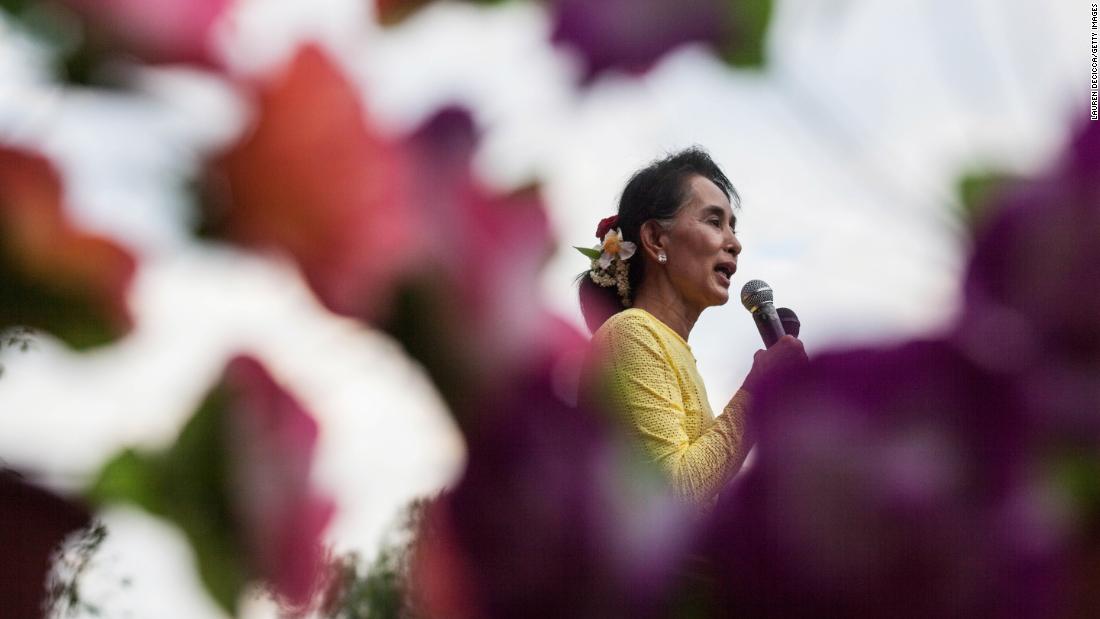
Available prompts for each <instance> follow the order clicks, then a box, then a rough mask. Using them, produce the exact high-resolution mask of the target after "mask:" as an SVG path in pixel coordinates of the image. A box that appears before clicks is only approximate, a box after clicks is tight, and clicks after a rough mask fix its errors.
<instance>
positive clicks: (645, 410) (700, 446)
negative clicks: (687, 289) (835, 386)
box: [592, 308, 750, 504]
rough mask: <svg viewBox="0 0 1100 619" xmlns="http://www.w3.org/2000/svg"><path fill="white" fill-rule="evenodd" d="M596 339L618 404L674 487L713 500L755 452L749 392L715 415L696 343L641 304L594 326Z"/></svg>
mask: <svg viewBox="0 0 1100 619" xmlns="http://www.w3.org/2000/svg"><path fill="white" fill-rule="evenodd" d="M592 346H593V354H594V355H595V358H594V361H596V362H597V363H598V364H600V367H601V368H602V370H603V371H602V375H603V376H604V377H605V379H606V380H607V381H608V382H609V383H610V384H609V385H608V386H609V387H610V389H609V395H610V397H611V403H612V405H613V407H614V408H615V409H617V411H619V412H621V414H623V415H624V416H625V418H626V420H627V422H628V423H629V424H630V426H631V427H632V428H633V429H634V431H635V432H636V433H637V435H638V437H639V438H640V439H641V444H642V447H643V448H644V449H645V451H646V453H647V454H648V455H649V456H650V457H651V458H653V460H654V461H655V462H656V463H657V464H658V465H659V466H660V468H661V469H662V470H663V471H664V472H665V474H666V475H667V476H668V478H669V479H670V480H671V482H672V486H673V489H674V490H675V492H676V493H677V494H678V495H680V496H682V497H684V498H686V499H689V500H691V501H693V502H695V503H700V504H707V503H710V502H711V501H712V500H713V499H714V498H715V497H716V496H717V493H718V491H719V490H721V489H722V487H723V486H724V485H725V483H726V482H727V481H729V479H730V478H731V477H733V475H734V474H735V473H737V471H738V470H740V468H741V465H742V464H743V463H744V460H745V456H746V454H747V453H748V450H749V447H750V446H749V445H748V444H746V443H747V442H748V441H747V440H746V437H745V407H746V405H747V402H748V394H747V393H745V391H744V390H739V391H738V392H737V393H736V394H734V396H733V398H732V399H731V400H730V402H729V404H728V405H726V408H725V410H724V411H723V412H722V414H721V415H719V416H718V417H717V418H715V417H714V413H713V412H712V411H711V408H710V403H709V402H708V400H707V392H706V389H705V388H704V387H703V380H702V378H700V376H699V370H698V368H697V367H696V361H695V356H694V355H693V354H692V353H691V347H690V346H688V343H687V342H685V341H684V339H683V338H682V337H680V335H679V334H678V333H676V332H675V331H673V330H672V328H671V327H669V326H668V325H666V324H664V323H663V322H661V321H660V320H659V319H657V318H656V317H655V316H653V315H652V314H650V313H649V312H646V311H645V310H642V309H637V308H631V309H627V310H623V311H621V312H619V313H617V314H615V315H613V316H612V317H611V318H609V319H608V320H607V321H606V322H605V323H604V324H603V326H601V327H600V328H599V329H598V330H597V331H596V333H595V334H593V336H592Z"/></svg>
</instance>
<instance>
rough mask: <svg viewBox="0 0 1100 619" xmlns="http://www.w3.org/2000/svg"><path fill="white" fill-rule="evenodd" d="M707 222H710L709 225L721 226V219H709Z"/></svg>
mask: <svg viewBox="0 0 1100 619" xmlns="http://www.w3.org/2000/svg"><path fill="white" fill-rule="evenodd" d="M708 223H710V225H712V226H714V227H715V228H721V227H722V222H721V220H719V219H717V218H715V219H711V220H709V222H708Z"/></svg>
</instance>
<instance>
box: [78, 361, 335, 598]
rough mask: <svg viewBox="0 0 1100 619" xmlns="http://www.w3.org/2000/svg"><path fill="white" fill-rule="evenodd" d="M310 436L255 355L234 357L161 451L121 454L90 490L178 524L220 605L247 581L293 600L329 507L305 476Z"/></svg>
mask: <svg viewBox="0 0 1100 619" xmlns="http://www.w3.org/2000/svg"><path fill="white" fill-rule="evenodd" d="M316 439H317V424H316V423H315V422H314V421H313V419H312V418H311V417H310V416H309V414H308V413H307V412H306V411H305V409H303V408H302V406H301V405H300V404H299V403H298V402H297V401H296V400H295V399H294V398H293V397H292V396H291V395H290V394H289V393H287V392H286V391H285V390H284V389H283V388H282V387H280V386H279V385H278V384H276V383H275V382H274V380H273V379H272V378H271V376H270V375H269V374H268V373H267V371H266V370H265V369H264V368H263V367H262V366H261V365H260V364H259V362H257V361H256V360H255V359H252V358H249V357H237V358H235V359H233V360H232V361H231V362H230V363H229V365H228V367H227V368H226V371H225V375H224V377H223V379H222V380H221V381H220V382H219V384H218V385H217V386H216V387H215V388H214V389H213V390H212V391H211V392H210V394H209V395H208V396H207V398H206V400H205V401H204V402H203V404H202V405H201V406H200V407H199V410H198V411H197V412H196V413H195V415H194V416H193V417H192V418H191V420H190V421H188V423H187V425H186V426H185V427H184V428H183V430H182V431H181V432H180V436H179V438H178V439H177V440H176V442H175V443H174V444H173V445H172V446H171V447H170V448H169V449H167V450H166V451H162V452H159V453H148V452H139V451H134V450H127V451H124V452H122V453H121V454H119V455H117V456H116V457H115V458H114V459H113V460H111V461H110V462H109V463H108V464H107V465H106V466H105V467H104V469H103V471H102V472H101V473H100V475H99V478H98V480H97V481H96V483H95V484H94V486H93V487H92V489H91V492H90V495H91V496H92V497H93V498H94V499H95V500H96V501H98V502H130V503H135V504H137V505H140V506H142V507H143V508H145V509H147V510H148V511H150V512H151V513H153V514H156V515H159V516H162V517H164V518H167V519H169V520H171V521H173V522H174V523H175V524H176V525H178V526H179V527H180V529H181V530H182V531H183V533H184V534H185V535H186V536H187V538H188V541H189V542H190V543H191V545H192V547H193V548H194V549H195V554H196V557H197V563H198V569H199V574H200V576H201V577H202V581H203V583H204V584H205V585H206V588H207V590H208V591H209V592H210V593H211V595H212V596H213V597H214V599H216V600H217V601H218V603H219V604H221V606H222V608H223V609H225V610H226V611H227V612H229V613H233V612H235V610H236V608H237V604H238V602H239V597H240V594H241V592H242V590H243V588H244V586H245V585H246V584H247V583H248V582H249V581H252V580H260V581H263V582H264V583H266V584H268V585H269V586H270V587H271V590H272V591H273V592H274V593H276V594H277V595H278V596H279V597H280V598H282V599H283V600H285V601H286V602H288V603H289V604H290V605H291V606H293V607H302V606H304V605H305V603H306V602H307V601H308V600H309V598H310V596H311V595H312V594H314V593H315V592H317V591H318V590H319V589H320V587H321V585H322V583H323V576H324V569H323V568H324V566H323V549H322V534H323V532H324V529H325V527H326V525H327V524H328V521H329V519H330V518H331V516H332V514H333V511H334V503H333V501H332V499H330V498H329V497H327V496H325V495H324V494H323V493H321V492H319V491H318V490H317V489H315V488H314V486H313V485H312V484H311V483H310V474H311V467H312V463H313V450H314V446H315V443H316Z"/></svg>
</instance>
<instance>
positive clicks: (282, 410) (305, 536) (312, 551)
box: [225, 357, 334, 605]
mask: <svg viewBox="0 0 1100 619" xmlns="http://www.w3.org/2000/svg"><path fill="white" fill-rule="evenodd" d="M225 388H226V389H227V390H228V391H229V392H230V393H231V394H232V395H231V396H230V397H231V399H232V404H231V405H230V406H231V410H230V411H229V418H228V420H227V421H228V423H229V427H228V437H227V438H228V442H229V450H230V456H231V458H232V461H233V462H234V463H235V466H234V468H233V472H232V474H231V484H232V488H231V492H230V496H231V497H232V499H233V502H234V503H235V504H236V505H237V509H238V510H239V512H240V515H241V517H242V527H241V533H242V534H243V536H244V538H245V539H244V541H245V542H246V545H247V546H248V548H249V550H250V554H251V556H252V561H253V564H254V566H255V567H256V568H257V569H258V570H259V571H260V574H261V576H262V577H263V579H264V580H265V581H267V582H269V583H271V584H272V585H273V586H274V588H275V590H276V591H277V592H278V593H279V594H280V595H282V596H283V597H285V598H286V599H287V600H289V601H291V602H292V603H294V604H299V605H300V604H304V603H305V602H307V601H308V600H309V596H310V595H311V594H312V593H313V592H314V589H315V585H316V584H317V579H318V578H319V577H320V572H321V568H322V561H323V558H324V557H323V548H322V544H321V536H322V533H323V532H324V530H325V527H326V526H327V524H328V521H329V520H330V518H331V517H332V515H333V512H334V503H333V501H332V500H331V499H330V498H328V497H326V496H323V495H321V494H320V493H318V492H317V490H316V489H314V487H313V486H312V485H311V483H310V472H311V468H312V463H313V450H314V446H315V444H316V442H317V423H316V422H315V421H314V420H313V418H312V417H311V416H310V415H309V413H307V412H306V411H305V409H303V408H302V406H301V405H300V404H299V403H298V402H297V401H295V400H294V399H293V398H292V397H291V396H290V395H289V394H288V393H287V392H286V391H284V390H283V389H282V388H280V387H279V386H278V385H277V384H276V383H275V382H274V380H272V378H271V376H270V375H269V374H268V373H267V371H266V370H265V369H264V368H263V366H261V365H260V364H259V362H257V361H256V360H255V359H252V358H249V357H237V358H236V359H234V360H233V361H231V362H230V364H229V367H228V368H226V372H225Z"/></svg>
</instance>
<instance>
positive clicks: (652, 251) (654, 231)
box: [638, 219, 668, 261]
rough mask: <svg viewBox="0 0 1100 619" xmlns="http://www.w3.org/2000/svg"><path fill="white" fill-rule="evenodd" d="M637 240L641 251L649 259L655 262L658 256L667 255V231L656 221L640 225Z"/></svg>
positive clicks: (652, 220) (651, 220)
mask: <svg viewBox="0 0 1100 619" xmlns="http://www.w3.org/2000/svg"><path fill="white" fill-rule="evenodd" d="M638 237H639V240H640V241H641V242H642V251H644V252H645V254H646V255H647V256H649V257H650V259H652V260H654V261H656V260H657V256H658V254H664V253H667V249H668V248H667V247H665V245H666V244H667V243H668V230H667V229H665V227H664V226H662V225H661V223H660V222H658V221H657V220H656V219H650V220H649V221H647V222H645V223H644V224H642V227H641V229H640V230H638Z"/></svg>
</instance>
